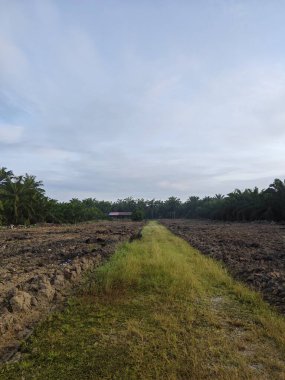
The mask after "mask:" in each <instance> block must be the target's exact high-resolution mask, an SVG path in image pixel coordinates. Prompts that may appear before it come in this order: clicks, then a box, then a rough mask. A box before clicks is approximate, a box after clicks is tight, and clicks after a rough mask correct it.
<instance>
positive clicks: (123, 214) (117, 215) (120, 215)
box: [108, 211, 133, 219]
mask: <svg viewBox="0 0 285 380" xmlns="http://www.w3.org/2000/svg"><path fill="white" fill-rule="evenodd" d="M132 214H133V213H132V212H128V211H112V212H109V214H108V216H109V217H111V218H113V219H129V218H130V217H131V216H132Z"/></svg>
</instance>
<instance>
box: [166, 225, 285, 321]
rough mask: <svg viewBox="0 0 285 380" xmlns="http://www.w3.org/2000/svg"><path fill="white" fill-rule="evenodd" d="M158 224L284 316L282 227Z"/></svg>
mask: <svg viewBox="0 0 285 380" xmlns="http://www.w3.org/2000/svg"><path fill="white" fill-rule="evenodd" d="M162 223H163V224H164V225H165V226H166V227H168V228H169V229H170V230H171V231H172V232H173V233H175V234H176V235H178V236H180V237H182V238H183V239H185V240H186V241H188V242H189V243H190V244H191V245H192V246H193V247H195V248H197V249H199V250H200V251H201V252H202V253H204V254H205V255H208V256H211V257H213V258H214V259H217V260H220V261H222V262H223V263H224V264H225V266H226V267H227V269H228V270H229V272H230V273H231V274H232V275H233V276H234V277H235V278H236V279H238V280H242V281H243V282H245V283H246V284H247V285H249V286H250V287H252V288H253V289H255V290H258V291H259V292H261V294H262V295H263V298H264V299H265V300H266V301H268V302H269V303H270V304H271V305H274V306H276V307H277V309H278V310H279V311H280V312H281V313H283V314H284V313H285V225H278V224H270V223H223V222H215V221H202V220H163V221H162Z"/></svg>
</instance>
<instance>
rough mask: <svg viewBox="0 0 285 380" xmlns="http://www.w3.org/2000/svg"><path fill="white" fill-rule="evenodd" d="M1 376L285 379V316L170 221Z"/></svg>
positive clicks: (153, 229)
mask: <svg viewBox="0 0 285 380" xmlns="http://www.w3.org/2000/svg"><path fill="white" fill-rule="evenodd" d="M24 348H25V350H26V351H27V354H26V356H25V358H24V361H22V362H21V363H18V364H10V365H8V366H5V367H3V368H2V369H0V378H1V379H7V380H8V379H26V380H27V379H69V380H72V379H120V380H121V379H269V378H271V379H284V378H285V375H284V374H285V363H284V358H285V320H284V318H282V317H281V316H278V315H277V314H275V313H274V312H273V311H272V310H271V309H270V308H269V307H268V306H267V305H266V304H265V303H263V302H262V300H261V298H260V297H259V295H258V294H256V293H254V292H252V291H250V290H248V289H247V288H246V287H244V286H242V285H241V284H239V283H237V282H235V281H234V280H233V279H232V278H231V277H230V276H229V275H228V274H227V273H226V272H225V270H224V269H223V268H222V267H221V266H220V265H219V264H217V263H216V262H214V261H213V260H211V259H209V258H207V257H204V256H202V255H201V254H200V253H199V252H198V251H196V250H195V249H193V248H192V247H191V246H189V244H187V243H186V242H185V241H183V240H181V239H179V238H177V237H176V236H174V235H173V234H171V233H170V232H169V231H167V230H166V229H165V228H164V227H162V226H160V225H158V224H155V223H150V224H149V225H148V226H146V227H145V228H144V231H143V238H142V240H140V241H135V242H133V243H131V244H125V245H123V246H122V247H121V248H119V249H118V251H117V253H116V254H115V255H114V256H113V257H112V258H111V260H110V261H109V262H108V263H107V264H105V265H104V266H102V267H101V268H99V269H98V270H97V271H96V272H95V273H93V274H91V276H90V278H89V279H88V281H87V282H86V286H85V287H84V289H83V290H82V293H81V294H80V295H78V296H76V297H75V298H74V299H73V300H71V301H70V303H69V306H68V307H67V309H66V310H65V311H64V312H63V313H58V314H56V315H54V316H51V317H50V318H49V320H48V321H46V322H44V323H42V324H41V326H40V327H39V328H37V330H36V332H35V334H34V335H33V337H32V338H31V339H30V341H29V342H28V343H26V344H25V347H24Z"/></svg>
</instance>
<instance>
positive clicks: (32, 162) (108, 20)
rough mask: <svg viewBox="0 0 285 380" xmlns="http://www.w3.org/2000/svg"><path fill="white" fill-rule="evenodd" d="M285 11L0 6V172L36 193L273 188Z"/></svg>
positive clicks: (280, 168)
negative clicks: (39, 186) (32, 184)
mask: <svg viewBox="0 0 285 380" xmlns="http://www.w3.org/2000/svg"><path fill="white" fill-rule="evenodd" d="M284 17H285V1H283V0H279V1H278V0H270V1H268V0H240V1H239V0H201V1H200V0H199V1H198V0H104V1H101V0H97V1H96V0H57V1H56V0H25V1H23V0H0V166H5V167H7V168H9V169H12V170H13V171H14V172H15V174H22V173H26V172H28V173H29V174H34V175H36V176H37V178H38V179H41V180H43V181H44V185H45V188H46V190H47V194H48V195H49V196H50V197H53V198H57V199H60V200H68V199H70V198H72V197H78V198H86V197H89V196H91V197H96V198H98V199H109V200H114V199H117V198H121V197H126V196H134V197H144V198H160V199H165V198H167V197H168V196H170V195H176V196H179V197H180V198H181V199H186V198H187V197H188V196H189V195H194V194H195V195H200V196H203V195H214V194H215V193H223V194H225V193H227V192H229V191H231V190H233V189H234V188H236V187H238V188H241V189H242V188H245V187H253V186H255V185H257V186H259V187H261V188H264V187H266V186H267V185H269V184H270V183H271V182H272V180H273V179H274V178H276V177H277V178H282V179H283V178H285V154H284V153H285V48H284V41H285V22H284Z"/></svg>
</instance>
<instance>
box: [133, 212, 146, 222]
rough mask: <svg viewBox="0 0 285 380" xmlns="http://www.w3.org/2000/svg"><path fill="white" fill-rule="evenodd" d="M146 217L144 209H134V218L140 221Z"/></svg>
mask: <svg viewBox="0 0 285 380" xmlns="http://www.w3.org/2000/svg"><path fill="white" fill-rule="evenodd" d="M143 219H144V211H143V210H142V209H136V210H135V211H133V214H132V220H135V221H140V220H143Z"/></svg>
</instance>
